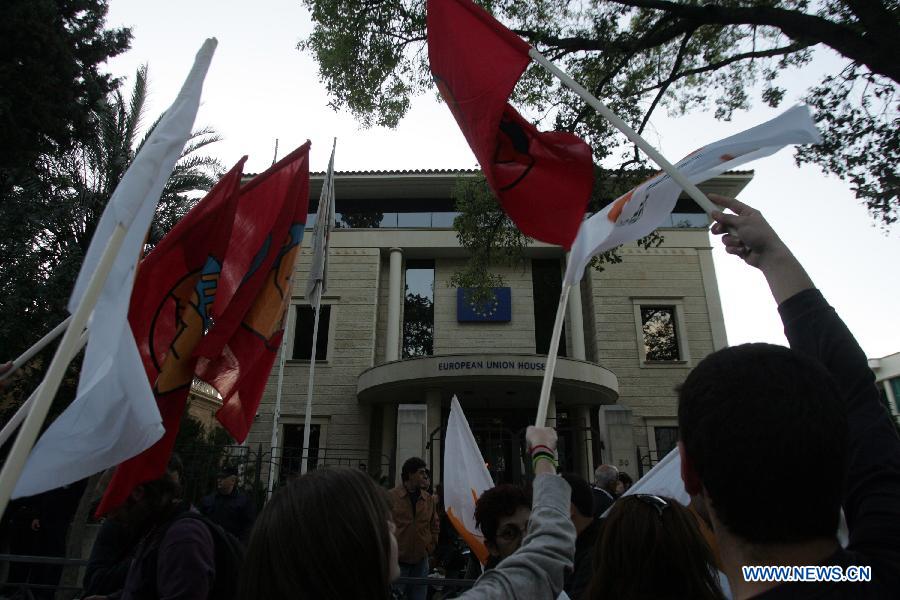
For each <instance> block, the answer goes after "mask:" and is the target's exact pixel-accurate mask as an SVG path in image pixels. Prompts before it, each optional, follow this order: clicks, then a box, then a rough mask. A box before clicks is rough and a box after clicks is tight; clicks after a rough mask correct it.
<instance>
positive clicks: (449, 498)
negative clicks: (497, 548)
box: [444, 396, 494, 564]
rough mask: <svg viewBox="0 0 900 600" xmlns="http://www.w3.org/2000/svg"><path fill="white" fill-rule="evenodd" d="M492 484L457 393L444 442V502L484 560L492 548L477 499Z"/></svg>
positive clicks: (457, 526) (456, 526)
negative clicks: (478, 519)
mask: <svg viewBox="0 0 900 600" xmlns="http://www.w3.org/2000/svg"><path fill="white" fill-rule="evenodd" d="M492 487H494V481H493V480H492V479H491V474H490V473H489V472H488V470H487V466H486V465H485V464H484V458H483V457H482V456H481V451H480V450H479V449H478V444H476V443H475V436H474V435H472V430H471V429H470V428H469V422H468V421H466V416H465V415H464V414H463V411H462V408H461V407H460V405H459V401H457V399H456V396H454V397H453V400H452V401H451V403H450V418H449V419H448V420H447V435H446V441H445V442H444V505H445V506H446V507H447V518H448V519H450V523H452V524H453V528H454V529H456V532H457V533H458V534H459V536H460V537H461V538H462V539H463V540H465V542H466V544H468V545H469V548H471V550H472V553H473V554H475V556H477V557H478V560H480V561H481V564H485V563H487V559H488V549H487V547H486V546H485V545H484V536H482V535H481V530H480V529H479V528H478V527H477V526H476V525H475V503H476V502H477V501H478V498H479V497H480V496H481V494H483V493H484V492H485V491H486V490H489V489H491V488H492Z"/></svg>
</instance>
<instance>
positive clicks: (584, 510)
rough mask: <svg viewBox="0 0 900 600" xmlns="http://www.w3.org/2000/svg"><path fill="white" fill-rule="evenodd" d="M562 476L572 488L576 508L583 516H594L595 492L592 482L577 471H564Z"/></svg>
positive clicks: (573, 502)
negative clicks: (576, 472)
mask: <svg viewBox="0 0 900 600" xmlns="http://www.w3.org/2000/svg"><path fill="white" fill-rule="evenodd" d="M562 478H563V479H565V480H566V482H567V483H568V484H569V487H571V488H572V505H573V506H574V507H575V509H576V510H577V511H578V512H580V513H581V516H583V517H592V516H593V515H594V492H592V491H591V484H589V483H588V482H587V480H585V479H584V478H583V477H582V476H581V475H576V474H575V473H563V474H562Z"/></svg>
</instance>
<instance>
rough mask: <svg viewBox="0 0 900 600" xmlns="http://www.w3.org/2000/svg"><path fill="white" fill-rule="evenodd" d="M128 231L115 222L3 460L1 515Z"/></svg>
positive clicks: (0, 486) (0, 497) (0, 479)
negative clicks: (4, 460)
mask: <svg viewBox="0 0 900 600" xmlns="http://www.w3.org/2000/svg"><path fill="white" fill-rule="evenodd" d="M126 233H128V229H127V228H126V227H125V226H124V225H122V224H121V223H119V224H117V225H116V228H115V230H114V231H113V233H112V235H111V236H110V238H109V242H107V244H106V249H105V250H104V251H103V255H102V256H101V257H100V261H99V263H98V264H97V268H96V270H95V271H94V273H93V274H92V275H91V279H90V281H89V283H88V285H87V289H86V290H85V292H84V296H82V298H81V302H80V303H79V304H78V308H77V309H76V310H75V312H74V313H73V314H72V320H71V321H70V322H69V327H68V328H67V329H66V332H65V333H64V334H63V338H62V341H61V342H60V343H59V348H57V349H56V354H54V355H53V360H52V361H51V362H50V367H49V368H48V369H47V374H46V375H45V376H44V380H43V381H42V382H41V385H40V387H38V390H37V396H36V397H35V399H34V405H33V408H32V410H31V411H30V412H29V413H28V416H27V417H25V422H24V423H22V429H21V430H20V431H19V435H18V437H16V441H15V442H14V443H13V446H12V448H11V449H10V451H9V455H8V456H7V457H6V462H5V463H3V469H2V471H0V514H3V512H4V511H5V510H6V505H7V504H8V503H9V497H10V496H11V495H12V493H13V489H14V488H15V486H16V483H17V482H18V481H19V477H20V476H21V475H22V469H23V468H24V467H25V461H26V460H27V459H28V454H29V453H30V452H31V448H32V447H33V446H34V442H35V440H37V436H38V434H39V433H40V431H41V425H43V424H44V419H46V418H47V412H48V411H49V410H50V404H51V403H52V402H53V397H54V396H55V395H56V391H57V390H58V389H59V385H60V383H62V378H63V375H65V372H66V367H67V366H68V365H69V362H70V361H71V360H72V357H73V356H75V354H77V351H76V350H75V347H76V346H77V345H78V343H79V338H80V335H81V332H82V331H84V327H85V325H87V321H88V317H90V315H91V311H93V309H94V305H95V304H96V303H97V299H98V298H99V297H100V292H102V291H103V284H104V283H106V278H107V276H108V275H109V272H110V270H111V269H112V267H113V263H114V262H115V260H116V257H117V256H118V254H119V249H120V248H121V247H122V242H123V241H124V240H125V234H126Z"/></svg>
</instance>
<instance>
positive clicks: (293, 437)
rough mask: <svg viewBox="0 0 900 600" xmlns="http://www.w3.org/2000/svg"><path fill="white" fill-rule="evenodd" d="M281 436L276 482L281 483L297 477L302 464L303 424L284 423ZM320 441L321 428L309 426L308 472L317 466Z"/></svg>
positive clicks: (313, 425) (315, 425)
mask: <svg viewBox="0 0 900 600" xmlns="http://www.w3.org/2000/svg"><path fill="white" fill-rule="evenodd" d="M283 427H284V429H283V431H284V435H283V436H282V446H281V452H280V453H279V455H280V466H279V476H278V480H279V482H281V483H285V482H286V481H288V480H290V479H293V478H294V477H298V476H299V475H300V465H301V463H302V462H303V423H286V424H285V425H284V426H283ZM321 439H322V426H321V425H319V424H318V423H313V424H312V425H310V426H309V465H308V466H309V470H313V469H315V468H316V466H317V465H318V464H319V449H320V441H321Z"/></svg>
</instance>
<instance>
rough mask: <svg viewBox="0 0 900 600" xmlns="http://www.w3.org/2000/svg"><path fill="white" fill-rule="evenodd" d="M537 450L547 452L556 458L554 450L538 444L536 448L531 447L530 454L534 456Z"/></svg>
mask: <svg viewBox="0 0 900 600" xmlns="http://www.w3.org/2000/svg"><path fill="white" fill-rule="evenodd" d="M538 450H544V451H545V452H549V453H550V454H552V455H553V456H556V450H553V449H552V448H550V446H546V445H544V444H538V445H537V446H532V447H531V453H532V454H534V453H535V452H537V451H538Z"/></svg>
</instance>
